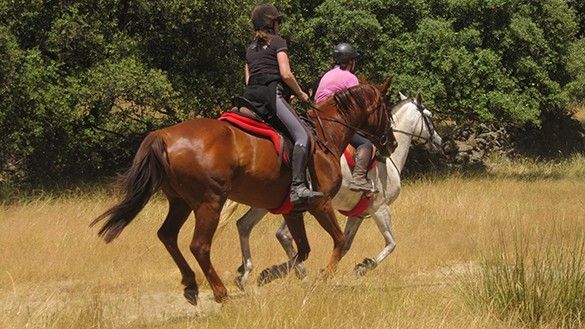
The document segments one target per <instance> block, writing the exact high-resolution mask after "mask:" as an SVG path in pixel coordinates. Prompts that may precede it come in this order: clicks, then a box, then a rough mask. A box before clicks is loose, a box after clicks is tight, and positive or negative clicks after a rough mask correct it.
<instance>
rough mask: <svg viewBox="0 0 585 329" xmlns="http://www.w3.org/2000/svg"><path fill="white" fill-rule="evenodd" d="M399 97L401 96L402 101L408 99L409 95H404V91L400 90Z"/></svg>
mask: <svg viewBox="0 0 585 329" xmlns="http://www.w3.org/2000/svg"><path fill="white" fill-rule="evenodd" d="M398 97H400V100H401V101H405V100H407V99H408V97H406V96H404V94H403V93H402V92H400V91H399V92H398Z"/></svg>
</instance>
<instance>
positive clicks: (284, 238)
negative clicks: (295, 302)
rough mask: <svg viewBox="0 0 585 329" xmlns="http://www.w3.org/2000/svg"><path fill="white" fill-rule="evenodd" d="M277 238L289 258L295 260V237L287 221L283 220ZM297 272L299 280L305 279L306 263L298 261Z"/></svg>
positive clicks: (277, 231)
mask: <svg viewBox="0 0 585 329" xmlns="http://www.w3.org/2000/svg"><path fill="white" fill-rule="evenodd" d="M276 239H278V242H280V245H281V246H282V249H284V251H285V252H286V255H287V256H288V259H289V260H293V259H294V257H295V256H296V255H297V252H296V250H295V247H293V245H292V243H293V238H292V235H291V234H290V231H289V230H288V228H287V226H286V221H283V222H282V224H281V225H280V227H279V228H278V230H276ZM295 274H296V275H297V278H298V279H299V280H302V279H304V278H305V277H306V276H307V270H305V265H304V263H298V264H297V265H295Z"/></svg>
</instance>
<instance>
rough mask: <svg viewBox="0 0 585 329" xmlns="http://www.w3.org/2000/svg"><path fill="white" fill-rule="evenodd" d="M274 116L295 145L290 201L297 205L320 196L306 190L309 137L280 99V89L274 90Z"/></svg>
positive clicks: (294, 114)
mask: <svg viewBox="0 0 585 329" xmlns="http://www.w3.org/2000/svg"><path fill="white" fill-rule="evenodd" d="M276 116H277V117H278V119H279V120H280V122H282V124H283V125H284V126H285V127H286V129H287V130H288V133H289V134H290V136H291V137H292V139H293V141H294V143H295V145H294V148H293V154H292V161H291V163H292V184H291V188H290V200H291V202H292V203H293V204H298V203H301V202H303V201H305V200H306V199H310V198H313V197H318V196H322V195H323V193H321V192H314V191H311V190H309V189H308V188H307V186H306V184H305V182H306V168H307V160H308V151H309V150H308V147H307V146H308V143H309V135H308V134H307V131H306V130H305V128H304V127H303V125H302V124H301V122H300V119H299V118H298V117H297V115H296V113H294V110H293V109H292V108H291V107H290V105H289V104H288V103H287V102H286V101H285V100H284V98H283V97H282V88H280V87H279V88H277V90H276Z"/></svg>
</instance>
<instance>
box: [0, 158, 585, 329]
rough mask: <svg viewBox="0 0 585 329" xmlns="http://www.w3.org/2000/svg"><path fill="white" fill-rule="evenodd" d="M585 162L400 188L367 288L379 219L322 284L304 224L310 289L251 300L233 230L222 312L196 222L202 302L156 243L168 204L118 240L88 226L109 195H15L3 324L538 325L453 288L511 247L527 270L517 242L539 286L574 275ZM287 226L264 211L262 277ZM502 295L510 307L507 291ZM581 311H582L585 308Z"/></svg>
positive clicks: (221, 240)
mask: <svg viewBox="0 0 585 329" xmlns="http://www.w3.org/2000/svg"><path fill="white" fill-rule="evenodd" d="M584 166H585V164H584V160H583V158H582V157H577V158H575V159H573V160H571V161H567V162H562V163H544V164H542V163H540V164H539V163H535V162H511V163H508V162H506V161H504V160H498V161H494V162H493V163H492V164H491V165H490V169H489V172H488V173H487V174H486V175H478V176H476V177H475V176H474V177H462V176H451V177H439V178H431V179H420V180H412V181H406V182H404V187H403V191H402V194H401V196H400V198H399V199H398V200H397V201H396V202H395V204H393V205H392V210H393V223H394V226H393V228H394V231H395V234H396V238H397V241H398V246H397V248H396V251H395V252H394V253H393V254H392V255H390V256H389V257H388V258H387V260H386V261H385V262H384V263H382V264H381V265H380V266H378V267H377V268H376V269H375V270H374V271H372V272H371V273H368V274H367V275H366V276H365V277H363V278H362V279H360V280H356V279H355V278H354V276H353V273H352V269H353V266H354V265H355V264H356V263H357V262H360V261H361V260H362V259H363V258H364V257H372V256H374V255H375V254H377V253H378V252H379V251H380V250H381V248H382V247H383V239H382V236H381V235H380V233H379V232H378V229H377V227H376V225H375V224H374V223H373V222H372V221H371V220H369V219H366V220H365V221H364V223H363V224H362V227H361V228H360V232H358V235H357V236H356V239H355V242H354V244H353V246H354V247H353V248H352V250H350V251H349V253H348V254H347V255H346V257H345V258H344V259H343V260H342V261H341V263H340V265H339V270H338V273H337V274H336V276H335V277H334V278H333V279H332V280H330V281H327V282H321V281H316V280H317V278H318V277H319V270H320V269H321V268H323V267H324V266H325V264H326V262H327V260H328V258H329V255H330V252H331V248H332V241H331V239H330V238H329V237H328V236H327V234H326V233H325V232H324V231H323V229H322V228H321V227H320V226H319V225H318V224H317V223H316V221H315V220H314V219H313V218H311V217H310V216H307V218H306V219H305V221H306V225H307V233H308V235H309V241H310V243H311V250H312V251H311V254H310V256H309V259H308V261H307V268H308V270H309V279H308V282H300V281H298V280H296V278H295V277H294V276H290V277H288V278H286V279H284V280H280V281H276V282H273V283H271V284H269V285H266V286H263V287H254V286H253V285H252V284H251V286H250V288H249V289H248V290H247V291H246V292H239V291H238V289H237V288H236V286H235V285H234V284H233V283H232V281H233V279H234V278H235V276H236V268H237V267H238V266H239V264H240V255H239V244H238V239H237V230H236V228H235V223H233V222H232V223H228V224H227V225H225V226H223V227H222V228H221V229H220V230H219V231H218V233H217V234H216V238H215V240H214V244H213V247H212V261H213V263H214V265H215V267H216V269H217V271H218V273H219V274H220V276H221V277H222V279H223V280H224V283H225V284H226V286H227V287H228V290H229V293H230V296H232V298H231V299H230V300H228V301H227V302H226V303H224V304H223V305H218V304H216V303H215V302H213V300H212V297H211V292H210V288H209V286H208V285H207V283H206V281H205V279H204V276H203V275H202V273H201V271H200V269H199V267H198V266H197V265H195V264H196V263H195V260H194V258H193V257H192V255H191V254H190V252H189V248H188V244H189V242H190V238H191V235H192V232H193V227H194V221H193V218H190V219H189V220H188V221H187V223H186V224H185V227H184V228H183V230H182V232H181V235H180V245H181V248H182V250H183V252H184V254H185V255H186V258H187V260H188V261H189V262H190V263H191V264H192V265H193V267H194V269H195V271H196V273H197V278H198V282H199V283H200V292H201V296H200V297H201V299H200V305H199V306H198V307H193V306H191V305H189V304H188V303H187V302H186V301H185V300H184V299H183V297H182V286H181V284H180V282H179V281H180V274H179V271H178V270H177V268H176V266H175V264H174V263H173V261H172V260H171V258H170V256H169V255H168V254H167V252H166V250H165V249H164V247H163V246H162V244H161V243H160V242H159V241H158V239H157V237H156V231H157V230H158V228H159V227H160V225H161V224H162V220H163V218H164V216H165V215H166V211H167V206H166V202H165V200H164V199H162V198H161V197H160V196H157V197H156V198H155V199H154V200H152V201H151V202H150V203H149V204H148V205H147V207H146V208H145V209H144V210H143V211H142V212H141V213H140V215H139V216H138V218H136V219H135V221H133V222H132V223H131V224H130V225H129V226H128V227H127V228H126V230H125V231H124V232H123V233H122V235H121V236H120V237H119V238H118V239H117V240H115V241H114V242H112V243H111V244H104V243H103V241H102V240H100V239H98V237H97V235H96V233H97V228H92V229H90V228H89V227H88V224H89V223H90V222H91V220H92V219H93V218H94V217H96V216H97V215H99V214H100V213H101V212H102V211H104V210H105V209H107V207H108V206H110V205H111V204H112V203H113V202H114V201H115V197H113V196H112V195H111V193H110V192H109V191H107V189H103V188H102V189H88V190H81V191H70V192H68V193H62V194H60V195H58V196H54V195H38V196H37V197H30V196H29V197H26V198H21V199H13V201H12V202H10V203H5V204H3V205H0V328H27V327H28V328H185V327H211V328H249V327H254V328H275V327H277V328H355V327H371V328H462V327H465V328H520V327H523V326H525V325H526V324H527V323H528V321H526V320H525V319H524V318H523V317H522V313H521V312H524V311H525V309H529V307H526V306H525V305H527V304H526V303H524V304H522V303H520V304H518V303H517V305H520V306H517V307H516V308H515V309H514V310H513V311H512V312H508V313H502V312H496V308H486V307H484V306H485V304H484V303H479V304H478V303H475V304H474V303H469V298H468V297H466V295H465V294H461V293H460V290H458V289H453V287H454V286H457V285H456V284H454V281H455V282H456V283H457V282H459V281H464V280H465V279H464V278H465V276H463V277H462V276H461V274H462V273H467V272H468V271H470V269H471V271H479V272H474V273H482V272H481V269H484V271H485V270H486V269H485V267H483V266H484V265H485V264H488V263H489V264H497V263H493V260H494V259H495V260H498V258H497V257H495V258H490V257H488V256H490V255H491V256H494V255H495V256H498V255H502V251H503V250H505V251H507V253H505V255H506V257H507V258H505V259H504V260H502V261H505V262H506V264H511V265H512V266H517V265H515V264H516V259H518V258H514V257H517V255H516V254H515V252H516V249H517V248H519V249H518V250H519V251H522V252H523V254H522V255H523V257H524V258H523V266H524V273H526V274H527V275H526V280H529V279H531V278H533V276H531V275H532V274H529V273H534V266H533V265H534V264H536V265H538V266H541V267H540V268H539V269H540V270H541V272H542V274H541V275H540V277H539V278H540V279H539V280H540V281H539V282H541V283H542V281H543V280H548V279H547V278H549V277H547V275H553V274H551V273H548V272H546V270H547V269H548V267H546V266H545V265H544V263H543V262H550V263H551V264H555V265H556V267H562V266H565V265H566V264H569V265H566V267H567V268H570V263H567V262H569V261H571V260H572V259H573V258H571V257H573V256H571V255H577V254H581V255H582V254H583V250H582V249H581V250H579V249H578V247H579V245H578V243H577V242H575V241H582V240H579V237H582V235H583V232H585V211H584V209H585V204H584V202H585V199H584V198H583V191H585V179H583V167H584ZM339 219H340V224H341V225H342V226H343V225H344V223H345V219H344V218H343V217H341V216H340V217H339ZM280 222H281V219H280V218H279V217H276V216H268V217H267V218H265V219H264V220H263V221H262V222H261V223H260V224H259V225H258V227H257V228H256V229H255V230H254V231H253V232H252V236H251V247H252V253H253V257H254V265H255V271H254V273H255V274H258V273H259V272H260V271H261V270H262V269H263V268H264V267H267V266H270V265H272V264H275V263H278V262H281V261H283V260H284V259H285V257H286V255H285V253H284V252H283V251H281V250H280V246H279V244H278V242H277V240H276V239H275V238H274V232H275V230H276V228H277V227H278V226H279V225H280ZM515 241H518V244H517V245H516V244H514V243H515ZM503 243H505V246H504V245H503ZM504 247H505V248H504ZM581 248H582V247H581ZM555 257H557V258H555ZM581 259H582V258H581ZM576 260H578V258H576ZM488 261H489V262H488ZM490 262H491V263H490ZM562 264H565V265H562ZM579 266H581V269H582V266H583V265H582V263H581V265H574V266H573V269H576V270H578V268H579ZM496 268H497V267H496ZM561 272H563V271H561ZM577 272H578V271H575V272H574V273H577ZM488 273H489V272H488ZM554 273H557V272H554ZM573 277H578V276H576V275H574V276H573ZM480 278H481V276H480ZM492 278H494V280H495V277H494V276H493V275H492ZM481 282H482V281H481V280H479V281H478V282H477V283H478V284H479V283H481ZM527 282H528V281H527ZM573 282H574V283H571V284H569V283H568V284H566V285H565V286H564V288H563V286H561V285H559V284H558V282H557V283H554V285H553V286H551V289H552V290H551V291H553V290H555V289H557V288H556V287H560V289H565V291H566V292H567V294H571V293H572V294H573V295H574V296H578V294H579V293H580V291H579V289H580V288H579V287H580V286H579V283H578V282H577V281H573ZM581 284H582V282H581ZM537 286H538V285H536V284H532V285H527V287H531V288H530V289H533V290H534V289H535V288H534V287H537ZM494 287H495V286H494ZM581 287H582V286H581ZM494 289H495V288H494ZM539 289H540V288H539ZM547 289H548V288H547ZM480 292H481V290H480ZM548 294H549V295H548V296H556V295H555V294H554V293H553V292H548ZM477 295H478V298H479V296H482V295H481V294H480V293H477ZM557 295H559V294H557ZM560 295H562V294H560ZM503 296H504V297H502V300H503V302H502V303H504V304H505V303H506V301H505V298H507V297H506V296H508V294H504V295H503ZM575 298H576V297H575ZM494 303H495V302H494ZM534 303H535V304H534V305H537V303H536V302H534ZM581 303H582V302H581ZM569 304H571V303H569ZM494 305H495V304H494ZM538 305H540V304H538ZM563 305H568V304H563ZM572 305H573V306H575V309H577V313H578V312H581V313H582V312H583V310H582V307H583V306H582V304H579V303H578V302H573V303H572ZM565 309H568V306H565ZM530 312H531V311H530ZM530 312H529V314H530ZM546 312H548V313H546V315H545V318H542V319H541V320H542V321H537V322H536V323H537V324H536V325H535V326H536V327H541V328H555V327H558V326H559V325H563V324H565V323H569V322H567V321H568V319H569V318H570V316H569V315H567V314H569V313H562V312H560V311H546ZM572 312H573V311H572ZM570 314H576V313H574V312H573V313H570ZM544 320H546V321H544ZM563 321H564V322H563ZM571 323H575V322H571Z"/></svg>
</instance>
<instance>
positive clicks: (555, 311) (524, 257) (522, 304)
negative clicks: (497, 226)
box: [458, 232, 585, 328]
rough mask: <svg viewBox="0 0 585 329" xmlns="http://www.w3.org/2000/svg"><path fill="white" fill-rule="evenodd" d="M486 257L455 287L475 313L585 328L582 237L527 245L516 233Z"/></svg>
mask: <svg viewBox="0 0 585 329" xmlns="http://www.w3.org/2000/svg"><path fill="white" fill-rule="evenodd" d="M501 236H502V238H501V239H500V243H499V244H498V245H497V246H495V247H494V248H493V249H492V251H491V252H490V253H489V254H484V255H483V256H482V260H481V262H480V265H479V267H478V268H476V269H475V270H472V271H468V272H467V273H466V274H465V275H466V278H465V279H466V280H462V281H461V282H462V283H460V285H459V286H458V288H459V290H460V292H461V293H462V294H463V296H464V298H465V300H466V301H467V303H468V304H469V305H470V306H472V308H473V309H483V310H484V311H487V312H488V313H489V314H492V315H495V316H496V317H498V318H500V319H501V320H517V321H520V322H521V323H522V325H524V326H528V327H535V326H541V325H545V326H548V325H551V326H553V327H560V328H582V327H583V325H585V235H584V234H583V232H580V233H577V234H576V235H575V236H574V237H573V238H569V239H567V238H566V237H565V240H559V239H562V237H559V236H558V235H556V236H554V238H553V235H551V237H550V239H549V241H543V240H544V239H543V240H541V241H529V240H528V239H527V238H526V235H520V234H516V235H515V236H514V238H513V239H512V246H508V243H506V241H505V239H504V238H503V234H502V235H501Z"/></svg>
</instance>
